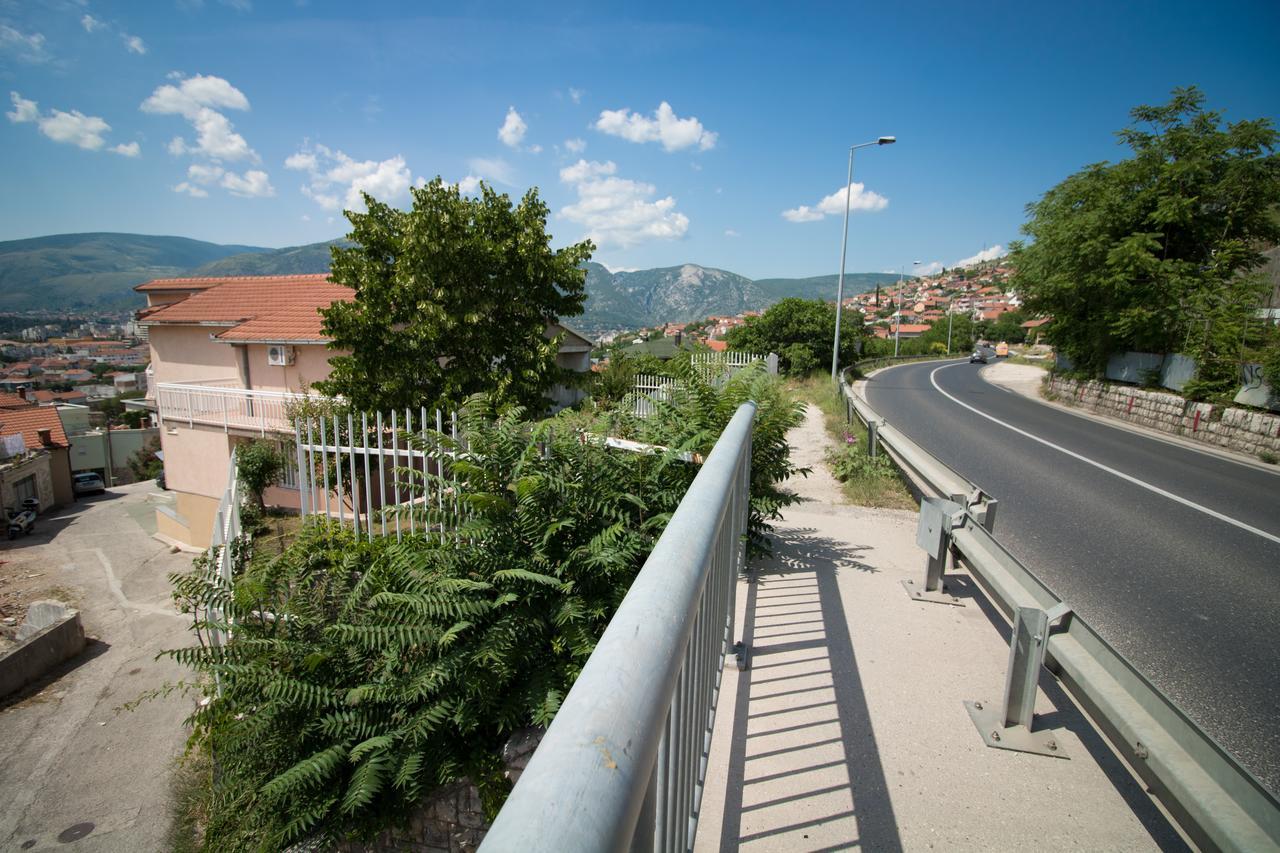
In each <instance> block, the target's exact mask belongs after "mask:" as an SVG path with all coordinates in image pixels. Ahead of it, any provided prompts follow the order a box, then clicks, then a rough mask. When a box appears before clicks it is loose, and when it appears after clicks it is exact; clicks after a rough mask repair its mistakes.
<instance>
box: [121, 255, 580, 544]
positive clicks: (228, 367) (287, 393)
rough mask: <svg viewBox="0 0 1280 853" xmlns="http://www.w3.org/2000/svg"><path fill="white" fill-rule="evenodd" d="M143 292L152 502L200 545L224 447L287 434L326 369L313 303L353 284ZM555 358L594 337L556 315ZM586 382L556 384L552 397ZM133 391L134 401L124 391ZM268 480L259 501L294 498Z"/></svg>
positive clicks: (170, 530) (224, 461) (572, 364)
mask: <svg viewBox="0 0 1280 853" xmlns="http://www.w3.org/2000/svg"><path fill="white" fill-rule="evenodd" d="M134 289H135V290H137V291H138V292H139V293H142V294H143V295H145V296H146V297H147V307H146V308H144V309H142V310H141V311H140V312H139V313H138V318H137V323H138V325H139V326H141V327H143V328H145V329H146V331H147V339H148V343H149V345H150V350H151V353H150V355H151V364H150V367H149V368H148V374H149V379H148V385H147V398H148V400H150V401H152V405H153V406H154V409H155V411H156V413H157V415H158V420H159V421H160V425H161V429H160V440H161V445H162V448H163V451H164V466H165V481H166V486H167V487H168V488H169V489H171V490H172V491H173V492H174V493H175V497H176V500H175V503H174V505H173V507H172V508H168V507H165V508H161V509H158V510H157V526H158V528H159V532H160V534H162V535H163V536H165V537H167V538H169V539H172V540H174V541H177V542H180V543H184V544H189V545H194V546H197V547H206V546H207V545H208V544H209V539H210V532H211V531H212V528H213V520H214V517H215V515H216V513H217V509H218V503H219V500H220V498H221V496H222V493H223V490H224V489H225V487H226V481H227V469H228V465H229V463H230V458H231V452H232V449H233V448H234V446H235V445H236V444H237V443H240V442H245V441H250V440H252V439H253V438H257V437H266V438H270V437H275V438H277V439H278V440H280V441H281V442H282V446H283V443H284V442H287V441H289V440H291V439H292V437H293V426H292V423H291V422H290V419H289V410H290V408H291V406H292V405H293V404H295V403H296V402H298V401H300V400H303V399H305V397H306V395H307V394H308V393H309V392H308V388H309V387H310V386H311V385H314V384H315V383H316V382H319V381H321V380H323V379H326V378H327V377H328V375H329V358H330V357H331V356H333V355H336V354H338V353H337V352H335V351H334V350H331V349H330V348H329V343H330V339H329V337H328V336H327V335H325V333H324V331H323V329H322V325H323V318H322V317H321V315H320V310H321V309H323V308H327V307H329V306H330V305H332V304H333V303H335V302H348V301H351V300H353V299H354V293H353V292H352V290H351V289H350V288H348V287H345V286H343V285H340V284H335V283H334V282H332V281H330V280H329V277H328V275H327V274H323V273H322V274H317V275H283V276H232V277H222V278H182V279H156V280H153V281H149V282H147V283H145V284H141V285H138V286H137V287H136V288H134ZM561 333H563V338H562V340H561V344H560V349H559V352H558V355H557V363H558V364H560V366H561V367H565V368H568V369H570V370H574V371H577V372H586V371H588V370H590V368H591V350H592V349H593V348H594V346H595V342H594V341H592V340H591V339H590V338H587V337H586V336H584V335H581V334H579V333H577V332H575V331H574V330H573V329H571V328H569V327H568V326H566V325H565V324H563V323H560V324H554V325H550V326H548V328H547V330H546V333H545V334H546V335H547V337H549V338H554V337H556V336H557V335H560V334H561ZM582 393H583V392H581V391H578V390H576V389H566V388H556V389H553V391H552V392H551V394H550V395H549V396H550V397H551V401H552V403H553V405H556V406H564V405H569V404H572V403H573V402H576V400H577V399H578V398H579V397H580V396H581V395H582ZM127 402H132V401H127ZM289 483H290V481H289V480H288V479H286V480H285V481H283V483H282V485H280V486H277V487H273V488H271V489H268V490H267V494H266V495H265V496H264V497H265V499H266V501H267V502H268V504H272V505H275V506H279V507H284V508H291V509H296V508H297V507H298V506H299V503H300V500H299V495H298V492H297V487H296V485H292V486H291V485H289Z"/></svg>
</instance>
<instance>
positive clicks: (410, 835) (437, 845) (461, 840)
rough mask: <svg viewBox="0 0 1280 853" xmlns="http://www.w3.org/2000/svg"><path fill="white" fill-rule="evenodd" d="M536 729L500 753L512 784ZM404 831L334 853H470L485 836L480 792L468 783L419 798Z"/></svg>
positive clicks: (538, 733)
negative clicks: (396, 852) (406, 851)
mask: <svg viewBox="0 0 1280 853" xmlns="http://www.w3.org/2000/svg"><path fill="white" fill-rule="evenodd" d="M542 735H543V730H542V729H524V730H521V731H519V732H516V733H515V734H514V735H512V737H511V739H510V740H508V741H507V743H506V745H505V746H504V747H503V748H502V763H503V766H504V767H505V768H506V770H505V773H504V775H505V776H506V777H507V779H508V780H509V781H510V782H511V784H513V785H514V784H515V783H516V780H518V779H519V778H520V773H521V772H522V771H523V770H524V768H525V766H526V765H527V764H528V763H529V759H530V758H532V757H533V753H534V750H536V749H537V748H538V744H539V743H541V742H542ZM407 823H408V825H407V826H406V827H405V828H404V829H389V830H387V831H386V832H384V833H382V834H381V835H379V836H378V837H377V838H376V839H375V840H373V841H372V842H370V843H368V844H360V843H356V842H346V843H343V844H339V845H338V846H337V848H336V850H337V851H338V853H392V851H398V850H400V851H402V850H408V851H411V853H474V851H475V850H477V849H478V848H479V847H480V842H481V841H483V840H484V835H485V833H486V832H487V831H488V830H489V819H488V818H487V817H486V816H485V813H484V805H483V804H482V803H481V801H480V791H479V790H477V788H476V786H475V785H473V784H472V783H471V782H470V781H469V780H467V779H463V780H462V781H460V782H455V783H454V784H452V785H445V786H444V787H442V788H437V789H436V790H435V791H433V792H432V793H431V794H429V795H428V796H427V797H425V798H424V799H423V800H422V801H421V802H420V803H419V804H418V807H417V808H416V809H414V811H413V814H411V815H410V816H409V820H408V822H407Z"/></svg>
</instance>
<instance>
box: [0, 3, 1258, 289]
mask: <svg viewBox="0 0 1280 853" xmlns="http://www.w3.org/2000/svg"><path fill="white" fill-rule="evenodd" d="M365 6H368V7H369V8H364V7H365ZM1277 32H1280V4H1278V3H1276V2H1274V0H1268V1H1267V2H1258V3H1232V2H1221V3H1203V2H1194V3H1193V2H1146V3H1122V4H1115V3H1095V2H1081V3H1017V4H1015V3H1007V4H1003V3H990V4H984V3H975V2H971V3H963V4H960V3H954V4H952V3H897V4H889V3H881V4H868V3H850V2H844V3H839V4H831V5H822V4H805V3H794V4H780V3H776V4H775V3H764V4H752V3H744V2H734V3H720V4H712V3H702V4H695V3H679V4H670V5H668V4H662V3H645V4H626V5H619V6H610V5H608V4H602V3H589V4H587V3H583V4H572V3H570V4H553V3H546V4H539V3H527V2H522V3H515V4H501V3H456V2H455V3H425V2H424V3H398V4H397V3H372V2H370V3H368V4H360V6H357V5H356V4H343V3H329V2H322V1H321V0H311V2H270V3H269V2H266V0H221V1H220V0H203V2H201V0H176V2H162V0H152V2H145V3H143V2H132V3H123V2H115V3H113V2H106V0H85V2H76V0H44V2H40V3H18V2H13V0H0V78H3V79H2V80H0V85H3V87H4V88H3V95H4V96H6V100H5V110H6V120H4V121H2V122H0V145H2V146H3V151H4V156H3V157H2V158H0V179H2V180H3V185H4V187H5V190H6V191H5V203H4V205H3V208H0V239H16V238H20V237H31V236H38V235H42V234H52V233H63V232H74V231H127V232H139V233H148V234H176V235H181V236H187V237H194V238H198V239H203V240H212V241H215V242H222V243H244V244H252V245H260V246H286V245H296V244H299V243H309V242H316V241H319V240H324V239H329V238H331V237H334V236H338V235H339V234H342V233H345V230H346V229H345V224H346V223H345V221H344V220H343V219H342V217H341V208H342V207H343V206H344V205H345V204H346V203H347V200H348V199H349V198H355V197H356V192H355V191H356V190H357V189H358V188H359V187H366V188H368V189H370V190H371V191H372V192H373V193H374V195H376V196H378V197H379V198H381V199H383V200H387V201H390V202H393V203H397V204H401V205H406V204H407V202H408V187H409V186H410V185H411V184H412V183H414V182H416V181H418V180H419V179H420V178H426V179H430V178H432V177H434V176H436V175H440V176H442V177H443V178H444V179H445V180H448V181H451V182H461V183H462V186H463V188H464V189H468V188H470V187H471V186H472V185H473V183H474V181H475V179H477V178H483V179H485V180H486V181H489V182H492V183H493V184H494V185H495V186H496V187H497V188H498V189H499V190H501V191H505V192H509V193H512V194H513V195H518V194H520V193H522V192H523V191H524V190H525V189H527V188H528V187H530V186H537V187H539V189H540V192H541V193H542V196H543V198H544V199H545V200H546V201H547V203H548V204H549V206H550V207H551V211H552V213H551V217H550V221H549V228H550V230H551V232H552V233H553V235H554V241H553V242H554V243H555V244H556V245H564V244H567V243H569V242H572V241H574V240H577V239H580V238H581V237H583V236H584V235H588V234H590V235H593V236H594V237H595V238H596V239H597V243H598V244H599V248H598V249H597V252H596V260H599V261H601V262H602V263H604V264H606V265H607V266H609V267H611V268H615V269H617V268H644V267H651V266H669V265H675V264H681V263H700V264H704V265H707V266H716V267H721V268H724V269H729V270H732V271H734V272H738V273H742V274H744V275H747V276H750V277H753V278H763V277H768V276H804V275H819V274H825V273H831V272H834V271H835V270H836V268H837V266H838V263H839V256H840V227H841V212H842V210H843V208H842V202H843V196H842V195H841V193H842V192H843V186H844V177H845V168H846V162H847V161H846V157H847V153H846V152H847V150H848V146H849V145H851V144H853V143H859V142H864V141H867V140H871V139H875V138H876V137H877V136H879V135H882V134H893V135H896V136H897V137H898V140H899V141H898V144H896V145H894V146H890V147H885V148H871V149H866V150H863V151H860V152H859V153H858V159H857V161H856V163H855V173H854V192H855V194H854V196H853V201H854V204H855V206H856V207H859V208H860V209H858V210H856V211H855V212H854V214H853V217H852V219H851V222H850V233H849V268H850V269H851V270H891V269H898V268H900V267H902V266H904V265H905V266H906V268H907V271H908V272H910V271H911V265H912V262H913V261H917V260H919V261H923V262H925V263H926V264H931V263H935V262H936V263H939V264H945V265H948V266H950V265H953V264H955V263H956V262H957V261H958V260H960V259H964V258H970V257H973V256H975V255H977V254H978V253H979V252H980V251H981V250H982V249H983V248H984V246H985V247H993V246H1005V245H1007V244H1008V242H1009V241H1010V240H1011V239H1016V238H1017V236H1018V227H1019V225H1020V224H1021V223H1022V221H1023V219H1024V207H1025V205H1026V204H1027V203H1028V202H1031V201H1033V200H1035V199H1036V198H1037V197H1038V196H1039V195H1040V194H1041V193H1043V192H1044V191H1045V190H1046V189H1048V188H1049V187H1051V186H1053V185H1054V184H1055V183H1057V182H1058V181H1060V180H1061V179H1062V178H1064V177H1065V176H1066V175H1068V174H1070V173H1071V172H1073V171H1075V170H1077V169H1079V168H1080V167H1082V166H1083V165H1085V164H1088V163H1091V162H1096V161H1100V160H1106V159H1116V158H1118V157H1120V156H1123V150H1122V149H1121V148H1119V147H1118V146H1117V145H1116V143H1115V139H1114V136H1113V132H1114V131H1116V130H1118V129H1119V128H1121V127H1122V126H1124V125H1125V124H1126V122H1127V120H1128V110H1129V109H1130V108H1131V107H1133V106H1134V105H1137V104H1142V103H1161V102H1163V101H1165V100H1166V99H1167V97H1168V94H1169V92H1170V90H1171V89H1172V88H1173V87H1175V86H1181V85H1190V84H1195V85H1198V86H1200V87H1201V88H1202V89H1203V90H1204V91H1205V93H1206V94H1207V96H1208V100H1209V105H1210V106H1211V107H1213V108H1216V109H1220V110H1222V111H1223V112H1224V113H1225V114H1226V116H1227V118H1228V119H1244V118H1258V117H1268V118H1271V119H1272V120H1273V121H1274V120H1276V119H1277V117H1278V116H1280V51H1276V50H1275V49H1274V38H1275V35H1276V33H1277Z"/></svg>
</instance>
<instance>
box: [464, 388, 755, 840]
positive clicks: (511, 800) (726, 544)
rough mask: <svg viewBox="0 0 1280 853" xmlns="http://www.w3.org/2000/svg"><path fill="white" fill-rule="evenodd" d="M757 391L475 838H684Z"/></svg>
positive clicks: (725, 616)
mask: <svg viewBox="0 0 1280 853" xmlns="http://www.w3.org/2000/svg"><path fill="white" fill-rule="evenodd" d="M754 418H755V404H753V403H744V404H743V405H742V406H741V407H739V409H738V411H737V413H736V414H735V415H734V417H733V420H731V421H730V422H729V425H728V426H727V427H726V428H725V430H724V433H723V434H721V436H720V439H719V441H717V442H716V445H715V448H714V449H712V451H711V453H710V455H709V456H708V457H707V460H706V462H705V463H704V464H703V466H702V470H700V471H699V472H698V476H697V477H696V478H695V479H694V481H693V485H692V486H690V487H689V491H688V492H687V493H686V494H685V496H684V499H683V500H681V502H680V506H679V507H678V508H677V509H676V511H675V513H674V514H673V515H672V517H671V521H670V522H669V523H668V524H667V528H666V530H665V531H664V532H663V534H662V536H661V537H660V538H659V540H658V542H657V544H656V545H655V546H654V549H653V552H652V553H651V554H650V555H649V559H648V560H647V561H645V564H644V567H643V568H642V569H641V571H640V573H639V575H637V576H636V579H635V582H634V583H632V585H631V589H630V590H629V591H628V592H627V595H626V597H625V598H624V599H623V600H622V604H621V605H620V606H619V607H618V611H617V613H616V614H615V615H614V617H613V619H612V620H611V621H610V622H609V626H608V627H607V628H606V629H605V632H604V635H603V636H602V637H601V638H600V642H599V643H598V644H597V645H596V649H595V652H594V653H592V655H591V657H590V658H589V659H588V660H587V663H586V666H585V667H583V670H582V674H581V675H580V676H579V677H578V680H577V681H576V682H575V683H574V685H573V688H572V689H571V690H570V691H569V695H568V696H566V697H565V700H564V704H563V705H561V707H560V711H559V712H558V713H557V714H556V717H555V720H554V721H552V723H551V726H550V728H548V729H547V733H546V735H545V737H544V738H543V740H542V743H541V744H540V745H539V746H538V749H537V750H536V751H535V752H534V754H533V758H532V759H531V760H530V762H529V765H528V767H526V768H525V770H524V772H523V773H522V774H521V775H520V779H519V781H518V782H517V783H516V786H515V789H514V790H512V792H511V795H510V796H509V797H508V798H507V802H506V804H505V805H504V806H503V807H502V810H501V811H500V812H499V813H498V816H497V818H496V820H495V821H494V823H493V827H492V828H491V829H490V830H489V833H488V835H487V836H486V837H485V840H484V843H483V845H482V846H481V848H480V849H481V851H483V853H497V852H498V851H546V853H564V851H579V850H582V851H587V850H590V851H596V850H646V851H647V850H657V851H677V850H679V851H684V850H689V849H691V848H692V846H693V839H694V834H695V831H696V829H697V814H698V807H699V803H700V800H701V797H702V782H703V777H704V775H705V773H706V756H707V752H708V749H709V748H710V743H711V731H712V726H713V724H714V721H715V711H716V704H717V698H718V693H719V689H720V676H721V669H722V667H723V664H724V659H725V657H726V655H727V654H728V653H729V652H730V651H731V649H732V648H733V628H734V626H733V615H734V589H735V581H736V578H737V575H738V572H739V570H740V569H741V568H742V567H743V565H744V561H745V553H744V543H743V535H744V534H745V532H746V524H747V501H748V486H749V482H750V474H751V425H752V422H753V420H754Z"/></svg>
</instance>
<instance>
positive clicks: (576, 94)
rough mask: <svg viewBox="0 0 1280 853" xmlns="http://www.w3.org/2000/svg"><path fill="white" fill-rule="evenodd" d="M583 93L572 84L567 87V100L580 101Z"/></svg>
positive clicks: (576, 102) (578, 102)
mask: <svg viewBox="0 0 1280 853" xmlns="http://www.w3.org/2000/svg"><path fill="white" fill-rule="evenodd" d="M583 94H584V92H583V91H582V90H581V89H575V88H573V87H572V86H570V87H569V100H571V101H573V102H574V103H575V104H580V103H582V96H583Z"/></svg>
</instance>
